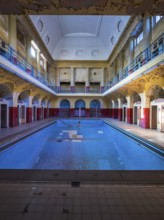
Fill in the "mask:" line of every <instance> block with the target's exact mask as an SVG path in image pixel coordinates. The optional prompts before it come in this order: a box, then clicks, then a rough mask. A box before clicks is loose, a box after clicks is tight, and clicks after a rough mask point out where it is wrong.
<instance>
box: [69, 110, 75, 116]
mask: <svg viewBox="0 0 164 220" xmlns="http://www.w3.org/2000/svg"><path fill="white" fill-rule="evenodd" d="M74 112H75V110H74V108H70V117H74Z"/></svg>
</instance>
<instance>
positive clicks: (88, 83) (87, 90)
mask: <svg viewBox="0 0 164 220" xmlns="http://www.w3.org/2000/svg"><path fill="white" fill-rule="evenodd" d="M86 74H87V75H86V81H85V91H86V93H88V92H89V88H90V81H89V78H90V77H89V68H86Z"/></svg>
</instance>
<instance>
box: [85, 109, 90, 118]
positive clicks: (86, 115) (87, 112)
mask: <svg viewBox="0 0 164 220" xmlns="http://www.w3.org/2000/svg"><path fill="white" fill-rule="evenodd" d="M85 117H87V118H88V117H90V109H89V108H86V109H85Z"/></svg>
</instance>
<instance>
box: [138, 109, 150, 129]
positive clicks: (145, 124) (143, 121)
mask: <svg viewBox="0 0 164 220" xmlns="http://www.w3.org/2000/svg"><path fill="white" fill-rule="evenodd" d="M141 111H143V112H141V117H142V118H140V123H139V125H140V126H141V127H142V128H150V109H149V108H143V109H141Z"/></svg>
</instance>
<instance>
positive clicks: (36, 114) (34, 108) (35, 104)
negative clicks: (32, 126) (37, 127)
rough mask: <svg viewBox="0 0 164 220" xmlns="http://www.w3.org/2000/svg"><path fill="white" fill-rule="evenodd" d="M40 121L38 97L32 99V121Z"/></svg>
mask: <svg viewBox="0 0 164 220" xmlns="http://www.w3.org/2000/svg"><path fill="white" fill-rule="evenodd" d="M39 119H40V108H39V97H38V96H37V95H36V96H34V97H33V99H32V121H37V120H39Z"/></svg>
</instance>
